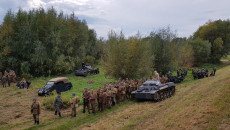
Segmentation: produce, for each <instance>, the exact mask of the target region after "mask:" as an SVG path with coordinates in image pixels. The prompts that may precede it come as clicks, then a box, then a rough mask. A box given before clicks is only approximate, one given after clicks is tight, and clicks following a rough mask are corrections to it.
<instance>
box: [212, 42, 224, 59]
mask: <svg viewBox="0 0 230 130" xmlns="http://www.w3.org/2000/svg"><path fill="white" fill-rule="evenodd" d="M222 50H223V40H222V38H217V39H215V40H214V42H213V45H212V53H213V54H212V57H211V58H212V61H213V62H219V60H220V58H221V57H222V54H223V52H222Z"/></svg>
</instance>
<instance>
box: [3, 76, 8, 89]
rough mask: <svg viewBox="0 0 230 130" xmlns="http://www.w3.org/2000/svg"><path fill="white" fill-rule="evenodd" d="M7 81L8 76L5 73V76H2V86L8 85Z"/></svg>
mask: <svg viewBox="0 0 230 130" xmlns="http://www.w3.org/2000/svg"><path fill="white" fill-rule="evenodd" d="M6 82H7V77H6V76H5V75H3V77H2V86H3V88H5V87H6Z"/></svg>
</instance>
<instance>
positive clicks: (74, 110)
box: [71, 96, 79, 117]
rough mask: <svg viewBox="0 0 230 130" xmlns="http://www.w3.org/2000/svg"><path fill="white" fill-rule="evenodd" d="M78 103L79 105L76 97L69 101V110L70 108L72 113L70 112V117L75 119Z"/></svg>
mask: <svg viewBox="0 0 230 130" xmlns="http://www.w3.org/2000/svg"><path fill="white" fill-rule="evenodd" d="M78 103H79V97H78V96H74V97H73V98H72V100H71V108H72V111H71V116H72V117H76V115H77V111H76V109H77V107H78Z"/></svg>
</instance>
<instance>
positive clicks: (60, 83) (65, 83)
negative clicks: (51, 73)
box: [38, 77, 73, 96]
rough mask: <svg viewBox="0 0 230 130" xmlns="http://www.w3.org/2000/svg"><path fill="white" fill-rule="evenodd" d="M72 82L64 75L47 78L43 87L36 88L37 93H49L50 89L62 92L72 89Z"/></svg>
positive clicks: (40, 94)
mask: <svg viewBox="0 0 230 130" xmlns="http://www.w3.org/2000/svg"><path fill="white" fill-rule="evenodd" d="M72 87H73V86H72V83H71V82H70V81H69V79H68V78H66V77H59V78H54V79H51V80H49V81H48V82H47V83H46V85H45V86H44V87H43V88H40V89H38V95H39V96H42V95H45V96H47V95H50V94H51V93H52V91H54V90H56V92H57V93H58V92H64V91H68V90H70V89H72Z"/></svg>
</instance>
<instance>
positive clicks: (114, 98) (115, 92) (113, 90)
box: [112, 87, 117, 105]
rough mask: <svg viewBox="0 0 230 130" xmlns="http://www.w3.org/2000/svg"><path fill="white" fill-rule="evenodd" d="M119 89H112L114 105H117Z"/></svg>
mask: <svg viewBox="0 0 230 130" xmlns="http://www.w3.org/2000/svg"><path fill="white" fill-rule="evenodd" d="M116 95H117V88H114V87H112V105H115V104H116Z"/></svg>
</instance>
